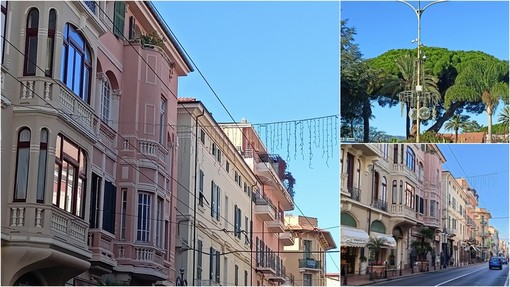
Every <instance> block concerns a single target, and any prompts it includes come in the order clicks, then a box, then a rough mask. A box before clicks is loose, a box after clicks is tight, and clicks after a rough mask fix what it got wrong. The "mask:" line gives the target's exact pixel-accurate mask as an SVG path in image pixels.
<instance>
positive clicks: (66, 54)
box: [60, 23, 92, 103]
mask: <svg viewBox="0 0 510 287" xmlns="http://www.w3.org/2000/svg"><path fill="white" fill-rule="evenodd" d="M63 37H64V39H63V48H62V61H61V75H60V79H61V80H62V82H63V83H64V84H65V85H66V86H67V87H68V88H69V89H71V90H72V91H73V92H74V93H75V94H76V95H77V96H78V97H80V98H81V99H82V100H83V101H84V102H86V103H89V101H90V83H91V75H92V56H91V53H90V48H89V46H88V44H87V42H86V41H85V38H84V37H83V36H81V34H80V33H79V32H78V31H77V30H76V29H75V28H74V27H73V26H72V25H71V24H69V23H67V24H66V25H65V26H64V34H63Z"/></svg>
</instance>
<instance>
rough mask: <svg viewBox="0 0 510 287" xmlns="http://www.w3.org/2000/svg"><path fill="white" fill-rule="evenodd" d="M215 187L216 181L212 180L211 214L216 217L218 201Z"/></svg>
mask: <svg viewBox="0 0 510 287" xmlns="http://www.w3.org/2000/svg"><path fill="white" fill-rule="evenodd" d="M214 194H215V188H214V181H211V216H212V217H214V216H215V214H214V210H215V208H216V201H215V200H214V198H215V196H214Z"/></svg>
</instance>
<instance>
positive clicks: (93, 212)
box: [53, 173, 102, 228]
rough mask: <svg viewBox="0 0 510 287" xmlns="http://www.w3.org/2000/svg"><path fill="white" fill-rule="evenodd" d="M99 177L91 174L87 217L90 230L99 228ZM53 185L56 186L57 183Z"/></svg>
mask: <svg viewBox="0 0 510 287" xmlns="http://www.w3.org/2000/svg"><path fill="white" fill-rule="evenodd" d="M101 181H102V179H101V177H99V176H98V175H97V174H95V173H92V181H91V185H92V188H91V193H90V215H89V224H90V226H89V227H90V228H98V227H99V210H100V209H101V208H100V207H99V191H100V190H101ZM55 184H58V181H57V182H56V183H54V185H55ZM53 204H55V202H53Z"/></svg>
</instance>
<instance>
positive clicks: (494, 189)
mask: <svg viewBox="0 0 510 287" xmlns="http://www.w3.org/2000/svg"><path fill="white" fill-rule="evenodd" d="M438 146H439V149H440V150H441V152H442V153H443V154H444V156H445V157H446V160H447V162H446V163H444V164H443V170H449V171H451V172H452V174H453V176H454V177H456V178H458V177H466V178H467V179H468V181H469V183H470V185H471V186H472V187H474V188H475V189H476V191H477V192H478V194H479V196H480V197H479V203H478V204H479V206H480V207H485V208H486V209H487V210H489V211H490V212H491V216H492V218H493V219H490V220H489V225H492V226H494V227H496V228H497V229H498V231H499V234H500V235H499V236H500V239H505V240H506V241H507V242H508V240H509V235H508V230H509V220H508V216H509V197H508V195H509V192H508V191H509V190H510V189H509V178H508V177H509V172H508V156H509V154H508V152H509V145H508V144H483V145H482V144H447V145H445V144H440V145H438Z"/></svg>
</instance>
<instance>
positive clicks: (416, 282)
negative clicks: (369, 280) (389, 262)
mask: <svg viewBox="0 0 510 287" xmlns="http://www.w3.org/2000/svg"><path fill="white" fill-rule="evenodd" d="M373 285H376V286H508V265H503V270H499V269H492V270H489V263H481V264H474V265H471V266H465V267H461V268H456V269H446V270H444V269H443V270H438V271H435V272H430V273H424V274H420V275H415V276H410V277H406V278H398V279H394V280H390V281H385V282H381V283H378V284H373Z"/></svg>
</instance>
